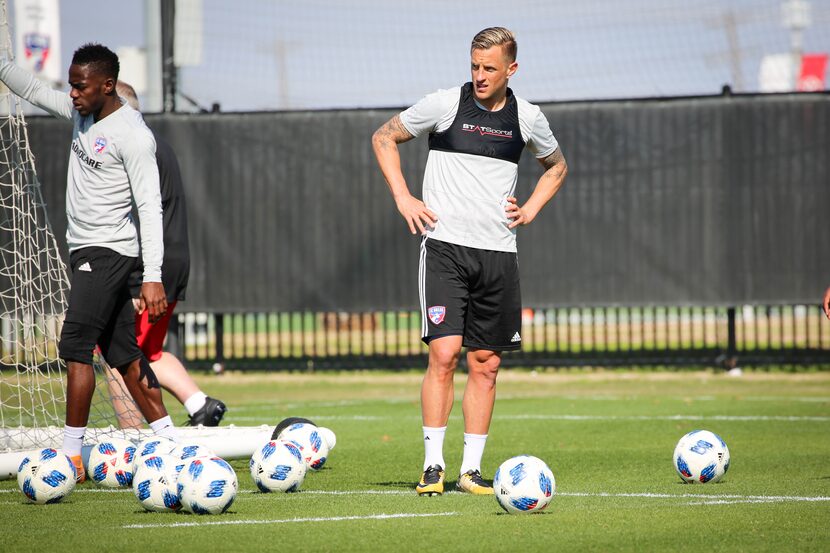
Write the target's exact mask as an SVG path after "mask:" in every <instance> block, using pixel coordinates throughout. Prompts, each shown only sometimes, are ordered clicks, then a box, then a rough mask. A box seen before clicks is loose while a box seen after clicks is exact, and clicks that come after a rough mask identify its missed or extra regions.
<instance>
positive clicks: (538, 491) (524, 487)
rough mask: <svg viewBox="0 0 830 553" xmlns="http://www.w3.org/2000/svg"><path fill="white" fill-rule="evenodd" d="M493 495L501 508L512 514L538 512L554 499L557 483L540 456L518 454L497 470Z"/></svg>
mask: <svg viewBox="0 0 830 553" xmlns="http://www.w3.org/2000/svg"><path fill="white" fill-rule="evenodd" d="M493 492H494V494H495V496H496V500H497V501H498V502H499V505H501V507H502V509H504V510H505V511H507V512H508V513H509V514H511V515H515V514H519V513H537V512H539V511H541V510H542V509H544V508H545V507H547V506H548V504H549V503H550V502H551V500H552V499H553V494H554V493H556V480H555V479H554V477H553V472H551V470H550V468H548V466H547V464H545V462H544V461H542V460H541V459H539V458H538V457H533V456H532V455H518V456H516V457H512V458H510V459H508V460H507V461H505V462H504V463H502V464H501V465H500V466H499V468H498V470H496V477H495V479H494V480H493Z"/></svg>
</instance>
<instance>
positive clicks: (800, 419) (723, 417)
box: [496, 415, 830, 422]
mask: <svg viewBox="0 0 830 553" xmlns="http://www.w3.org/2000/svg"><path fill="white" fill-rule="evenodd" d="M496 419H499V420H500V419H510V420H567V421H582V420H585V421H608V420H611V421H707V420H708V421H748V422H749V421H783V422H828V421H830V417H821V416H816V417H811V416H804V417H802V416H788V415H773V416H770V415H630V416H615V415H497V416H496Z"/></svg>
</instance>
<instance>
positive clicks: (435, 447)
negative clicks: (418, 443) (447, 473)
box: [423, 426, 447, 470]
mask: <svg viewBox="0 0 830 553" xmlns="http://www.w3.org/2000/svg"><path fill="white" fill-rule="evenodd" d="M423 429H424V470H427V467H431V466H432V465H441V468H444V469H446V468H447V465H446V464H444V434H446V432H447V427H446V426H442V427H440V428H434V427H431V426H424V427H423Z"/></svg>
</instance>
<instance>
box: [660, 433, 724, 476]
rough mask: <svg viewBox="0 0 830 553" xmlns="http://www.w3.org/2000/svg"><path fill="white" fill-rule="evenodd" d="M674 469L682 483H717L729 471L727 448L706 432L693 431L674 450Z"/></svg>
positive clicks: (717, 437)
mask: <svg viewBox="0 0 830 553" xmlns="http://www.w3.org/2000/svg"><path fill="white" fill-rule="evenodd" d="M674 468H675V470H677V474H679V475H680V478H681V479H682V480H683V481H684V482H700V483H701V484H706V483H708V482H717V481H718V480H720V479H721V478H722V477H723V475H724V474H726V471H727V470H729V448H728V447H726V442H724V441H723V440H722V439H721V437H720V436H718V435H717V434H715V433H714V432H709V431H708V430H693V431H692V432H689V433H688V434H686V435H685V436H683V437H682V438H680V441H679V442H677V446H676V447H675V448H674Z"/></svg>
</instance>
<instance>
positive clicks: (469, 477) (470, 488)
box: [455, 470, 493, 495]
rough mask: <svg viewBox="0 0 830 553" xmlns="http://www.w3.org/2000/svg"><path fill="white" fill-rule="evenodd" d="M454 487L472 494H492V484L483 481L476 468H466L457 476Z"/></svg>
mask: <svg viewBox="0 0 830 553" xmlns="http://www.w3.org/2000/svg"><path fill="white" fill-rule="evenodd" d="M455 487H456V488H458V491H462V492H465V493H471V494H474V495H493V486H491V485H490V484H488V483H487V482H485V481H484V479H483V478H481V473H480V472H479V471H477V470H468V471H467V472H465V473H464V474H462V475H461V476H459V477H458V482H457V483H456V485H455Z"/></svg>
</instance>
